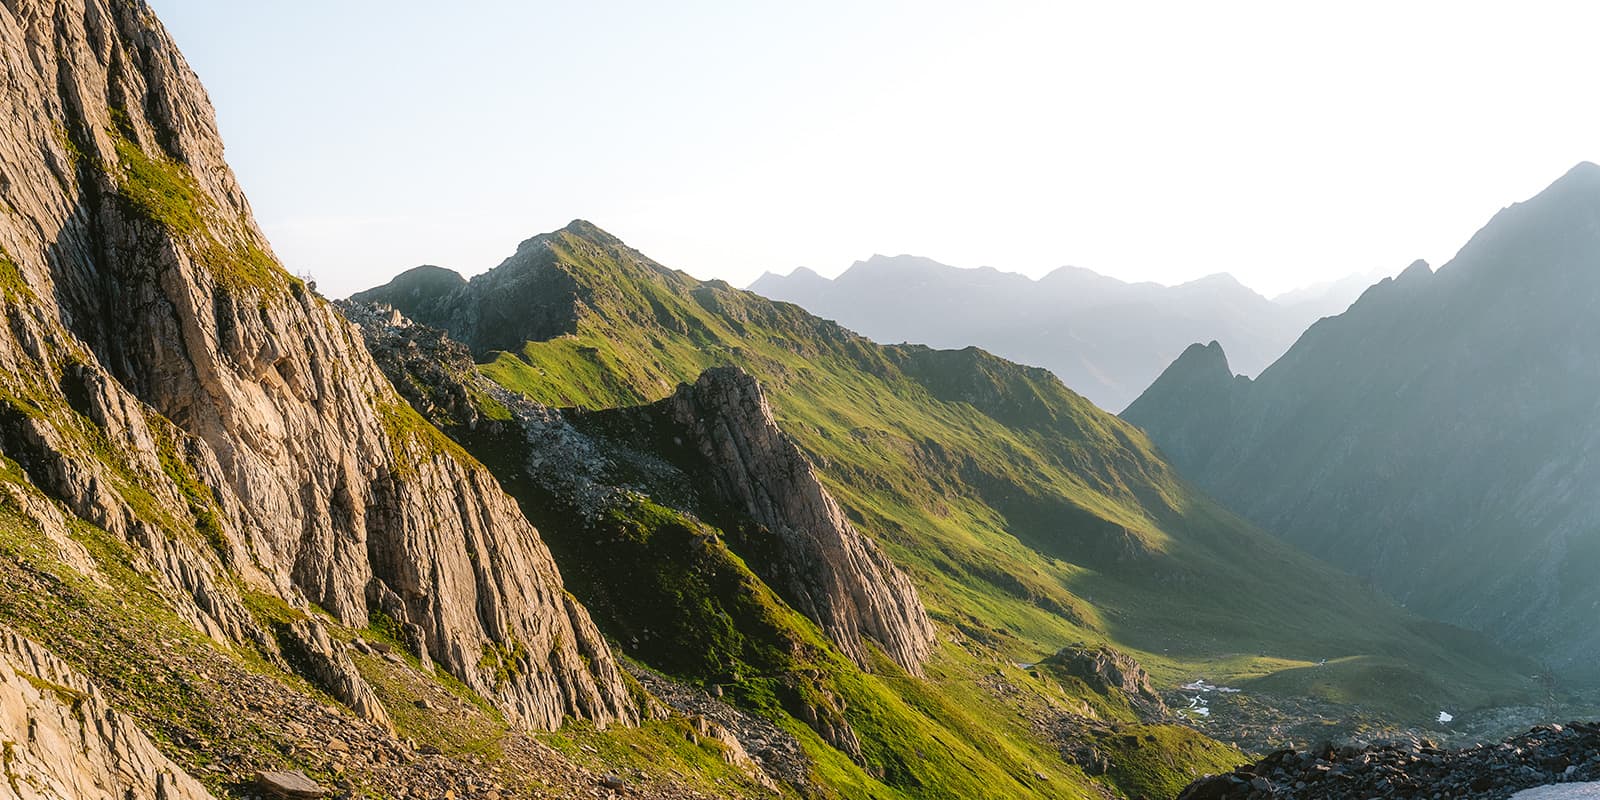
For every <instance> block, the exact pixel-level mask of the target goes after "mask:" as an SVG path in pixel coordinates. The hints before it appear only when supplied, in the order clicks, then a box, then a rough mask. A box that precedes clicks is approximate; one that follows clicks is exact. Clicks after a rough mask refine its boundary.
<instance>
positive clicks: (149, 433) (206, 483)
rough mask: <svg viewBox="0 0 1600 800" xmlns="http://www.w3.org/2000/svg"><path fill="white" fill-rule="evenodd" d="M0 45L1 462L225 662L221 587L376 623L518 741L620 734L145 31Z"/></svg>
mask: <svg viewBox="0 0 1600 800" xmlns="http://www.w3.org/2000/svg"><path fill="white" fill-rule="evenodd" d="M0 37H3V38H4V40H5V42H6V47H5V48H4V50H3V52H0V69H3V71H4V74H5V80H4V81H3V82H0V119H3V120H5V122H4V123H3V124H0V201H3V206H4V208H5V210H6V213H5V214H4V215H0V273H3V274H0V279H3V280H0V296H3V305H4V315H5V317H6V322H7V324H6V325H4V326H0V370H3V377H0V389H3V392H0V395H3V397H0V400H3V402H0V447H3V450H4V452H5V454H6V455H7V456H9V457H10V458H11V459H13V460H15V461H16V462H17V464H18V465H20V467H21V468H22V470H23V471H24V472H25V473H26V475H27V478H28V480H30V481H31V482H32V483H34V484H36V485H37V486H38V487H40V488H41V489H42V490H43V491H44V492H45V493H47V494H48V495H50V496H52V497H54V498H56V499H58V500H60V501H61V502H62V503H64V504H65V505H66V507H67V508H69V509H70V510H71V511H72V512H73V513H75V514H76V515H78V516H80V517H82V518H83V519H85V520H87V521H88V522H90V523H92V524H94V525H97V526H99V527H102V528H105V529H107V530H109V531H111V532H112V533H115V534H117V535H118V536H120V537H121V538H123V539H124V540H126V541H128V542H129V543H131V544H134V545H136V546H137V547H138V548H139V551H140V552H141V553H143V554H145V555H146V556H147V558H148V561H149V564H148V565H147V566H148V568H149V570H150V571H151V572H152V573H153V574H155V575H156V576H157V577H159V578H160V579H161V580H162V581H163V582H164V583H165V584H167V585H169V586H171V587H172V588H173V589H175V590H176V591H177V592H178V593H180V594H181V595H182V597H184V598H186V599H185V600H184V604H185V606H186V613H187V614H188V616H190V617H191V618H192V619H193V621H194V622H195V624H196V625H197V626H199V627H201V628H202V629H203V630H206V631H207V632H209V633H211V634H212V635H213V636H214V637H216V638H218V639H223V640H232V641H247V640H250V639H252V638H253V637H255V636H257V635H258V633H253V632H252V631H253V630H254V626H253V624H252V621H251V619H250V617H249V615H248V614H247V613H246V612H244V611H243V608H242V604H241V603H240V602H239V600H238V589H237V588H236V587H237V586H238V585H240V584H243V585H248V586H251V587H253V588H254V590H258V591H264V592H269V593H272V594H276V595H279V596H281V597H283V598H286V599H288V600H290V601H291V603H299V604H304V603H306V602H309V603H314V604H316V605H317V606H320V607H321V608H322V609H324V610H326V611H327V612H328V613H329V614H331V615H332V616H333V617H334V618H336V619H337V620H339V621H340V622H342V623H344V624H346V625H352V626H358V627H360V626H365V625H367V624H368V620H369V618H370V615H371V614H372V612H373V611H374V610H375V608H376V606H375V604H376V603H377V602H378V601H379V600H384V599H387V600H391V601H392V602H389V603H388V604H387V605H386V606H385V607H384V608H385V613H386V614H387V615H389V616H395V617H397V619H395V620H394V621H395V622H397V623H399V624H401V625H402V626H407V629H412V630H416V631H417V632H418V633H419V644H420V645H421V649H422V650H424V654H425V655H428V656H429V657H431V658H432V659H433V660H434V661H436V662H438V663H439V664H440V665H442V666H443V667H444V668H446V669H447V670H449V671H450V672H451V673H452V674H454V675H456V676H457V677H458V678H460V679H461V680H462V681H463V682H465V683H466V684H467V685H468V686H470V687H472V688H473V689H474V690H476V691H479V692H480V693H482V694H484V695H485V696H486V697H489V698H492V699H493V700H494V701H495V702H497V703H498V704H499V705H500V706H501V707H502V708H503V709H504V710H505V711H506V712H507V713H508V715H509V716H510V717H511V718H512V719H514V720H516V721H517V722H519V723H521V724H523V725H525V726H528V727H534V728H550V727H554V726H556V725H558V724H559V723H560V722H561V721H562V720H563V719H564V718H566V717H567V716H569V715H572V716H581V717H584V718H588V719H592V720H595V721H596V722H597V723H600V724H602V725H603V724H608V723H612V722H617V721H623V722H627V721H631V720H633V719H635V718H636V711H635V709H634V707H633V703H632V701H631V700H630V698H629V696H628V693H627V691H626V689H625V687H624V685H623V681H622V678H621V675H620V673H619V671H618V669H617V667H616V664H615V661H614V660H613V658H612V656H611V654H610V652H609V650H608V649H607V646H606V644H605V643H604V641H603V639H602V638H601V637H600V635H599V633H598V632H597V631H596V630H595V629H594V626H593V625H592V623H591V622H590V621H589V618H588V615H587V614H586V613H585V612H584V610H583V609H582V608H581V607H579V606H578V604H577V603H576V602H574V601H573V600H572V599H571V598H570V597H569V596H567V595H566V594H565V592H564V591H563V589H562V584H561V579H560V576H559V574H558V573H557V570H556V567H555V564H554V562H553V560H552V559H551V558H550V555H549V553H548V551H547V550H546V549H545V547H544V545H543V543H542V542H541V541H540V539H539V536H538V534H537V532H536V531H535V530H534V529H533V527H532V526H531V525H530V524H529V523H528V522H527V520H526V519H525V518H524V517H523V516H522V515H521V513H520V511H519V509H518V508H517V506H516V504H515V503H514V502H513V501H512V500H511V499H510V498H509V497H507V496H506V495H505V494H504V493H503V492H502V491H501V489H500V487H499V485H498V484H497V483H496V482H495V480H494V479H493V478H492V477H491V476H490V475H489V474H488V472H487V471H486V470H485V469H484V468H483V467H482V466H481V465H479V464H477V463H476V462H474V461H473V460H472V459H471V458H470V457H467V456H466V455H465V454H464V453H463V452H461V451H460V450H459V448H456V447H454V446H453V445H452V444H451V443H450V442H449V441H448V440H447V439H445V438H444V437H443V436H442V435H441V434H439V433H438V431H437V430H435V429H434V428H432V427H431V426H430V425H428V424H427V423H425V422H423V421H422V420H421V419H420V418H419V417H418V416H417V415H416V414H415V413H414V412H413V411H412V410H411V408H410V407H409V406H407V405H406V403H405V402H404V401H403V400H402V399H401V398H400V397H399V396H398V395H397V394H396V393H395V390H394V389H393V388H392V387H391V386H390V384H389V383H388V381H387V380H386V379H385V378H384V377H383V375H382V373H381V372H379V370H378V369H377V368H376V367H375V366H374V364H373V361H372V359H371V357H370V355H369V354H368V353H367V352H366V350H365V348H364V346H363V345H362V343H361V341H360V339H359V337H358V336H356V335H355V334H354V333H353V332H352V330H351V328H350V326H349V325H348V324H347V323H345V321H344V320H343V319H342V318H341V317H340V316H339V314H338V313H337V311H336V310H335V309H334V308H333V307H332V306H331V305H330V304H329V303H327V302H326V301H324V300H323V299H322V298H320V297H319V296H317V295H316V294H315V292H314V291H312V290H311V289H310V288H308V287H307V286H305V285H304V284H302V283H301V282H299V281H297V280H295V279H294V278H292V277H290V276H289V275H288V274H287V273H285V272H284V271H283V269H282V268H281V267H280V266H279V265H278V263H277V261H276V259H275V258H274V257H273V256H272V255H271V253H270V250H269V248H268V246H267V244H266V242H265V240H264V239H263V238H262V236H261V234H260V232H259V231H258V230H257V229H256V227H255V224H254V222H253V220H252V219H251V214H250V208H249V205H248V203H247V202H246V200H245V198H244V195H243V193H242V192H241V191H240V189H239V186H238V184H237V182H236V181H235V180H234V177H233V174H232V172H231V171H230V170H229V169H228V167H227V164H226V163H225V161H224V160H223V154H222V144H221V140H220V137H219V136H218V133H217V128H216V124H215V120H214V118H213V112H212V109H211V107H210V104H209V102H208V100H207V98H206V95H205V92H204V90H203V89H202V88H201V87H200V85H199V82H198V80H197V79H196V77H195V76H194V74H193V72H192V71H191V70H190V69H189V67H188V66H187V64H186V63H185V62H184V60H183V57H182V56H181V55H180V54H179V53H178V51H177V49H176V47H175V46H174V45H173V43H172V41H171V39H170V38H169V37H168V35H167V34H166V32H165V31H164V30H163V29H162V28H161V26H160V24H159V22H157V21H156V20H155V17H154V15H153V13H152V12H151V11H150V9H149V8H148V6H147V5H145V4H144V3H143V2H124V1H122V0H118V1H117V2H110V1H109V0H47V1H40V2H6V3H4V4H3V5H0ZM190 531H192V532H195V533H198V534H199V535H189V534H188V533H186V532H190ZM507 653H514V654H516V658H515V659H513V662H512V663H510V664H506V663H504V662H505V661H506V659H504V658H501V657H498V656H497V657H494V658H490V656H491V655H494V654H507ZM485 662H493V666H494V668H492V669H491V668H489V667H487V666H485Z"/></svg>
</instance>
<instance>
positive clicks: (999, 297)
mask: <svg viewBox="0 0 1600 800" xmlns="http://www.w3.org/2000/svg"><path fill="white" fill-rule="evenodd" d="M792 275H794V276H796V277H794V278H793V279H791V278H790V277H785V276H780V275H775V274H773V273H771V272H769V273H766V274H765V275H763V276H762V277H761V278H759V279H757V280H756V281H755V282H754V283H752V284H751V285H750V287H749V288H750V290H751V291H755V292H757V293H758V294H763V295H766V296H770V297H772V298H773V299H777V300H783V301H787V302H793V303H796V304H798V305H800V306H802V307H805V308H807V310H810V311H812V312H814V313H817V314H818V315H820V316H823V317H828V318H837V319H838V320H839V321H840V322H841V323H843V324H844V325H846V326H847V327H849V328H851V329H853V330H857V331H859V332H861V333H863V334H865V335H866V336H868V337H869V338H872V339H874V340H876V341H881V342H902V341H912V342H920V343H924V344H929V345H932V346H935V347H941V348H953V347H962V346H966V345H979V346H983V347H986V348H987V349H990V350H992V351H994V352H996V353H998V354H999V355H1002V356H1005V357H1007V358H1011V359H1014V360H1017V361H1020V362H1022V363H1028V364H1034V365H1038V366H1043V367H1046V368H1049V369H1051V370H1052V371H1053V372H1055V373H1056V374H1057V375H1059V376H1060V377H1061V378H1062V379H1063V381H1064V382H1066V383H1067V384H1068V385H1071V386H1074V387H1076V388H1077V389H1078V390H1079V391H1082V392H1084V393H1085V394H1086V395H1087V396H1089V397H1090V398H1091V399H1093V400H1095V401H1096V403H1097V404H1099V405H1101V406H1102V407H1104V408H1108V409H1112V410H1117V409H1121V408H1124V407H1125V406H1127V405H1128V404H1129V403H1130V402H1131V401H1133V400H1134V399H1135V398H1137V396H1138V394H1139V393H1140V392H1141V391H1142V390H1143V389H1144V388H1145V387H1147V386H1148V385H1149V383H1150V382H1151V381H1152V380H1154V379H1155V377H1156V376H1157V375H1158V374H1160V371H1161V368H1162V367H1164V366H1165V365H1166V364H1167V363H1169V362H1170V360H1171V359H1172V358H1173V356H1174V355H1176V354H1177V353H1178V352H1180V351H1181V350H1182V348H1183V346H1184V345H1186V344H1187V343H1188V342H1189V341H1193V340H1195V339H1200V340H1202V341H1204V340H1208V339H1222V340H1224V341H1225V342H1227V343H1230V344H1231V345H1232V346H1233V347H1234V348H1235V349H1237V350H1238V352H1239V353H1241V354H1242V357H1241V358H1240V359H1239V360H1240V370H1241V371H1242V372H1245V373H1247V374H1257V373H1259V372H1260V371H1261V370H1262V369H1264V368H1266V367H1267V366H1268V365H1269V364H1270V363H1271V361H1272V360H1274V359H1275V358H1276V357H1277V356H1278V355H1280V354H1281V353H1282V352H1284V351H1285V350H1287V349H1288V347H1289V346H1290V345H1291V344H1292V343H1293V342H1294V339H1295V337H1297V336H1298V335H1299V334H1300V333H1301V332H1302V331H1303V330H1304V329H1305V327H1306V326H1307V325H1309V324H1310V323H1311V322H1313V321H1315V320H1316V319H1317V318H1318V317H1319V316H1321V315H1323V314H1324V313H1325V312H1333V313H1336V312H1337V311H1342V310H1343V309H1344V307H1345V306H1346V305H1348V303H1349V302H1350V301H1352V300H1354V299H1355V296H1356V294H1358V292H1359V290H1360V289H1362V288H1365V285H1366V284H1360V285H1357V284H1356V283H1354V282H1348V281H1338V282H1332V283H1329V284H1328V285H1326V286H1324V287H1322V288H1316V289H1307V290H1305V292H1306V293H1305V294H1303V295H1302V296H1301V297H1300V298H1299V299H1298V300H1297V301H1296V302H1294V303H1289V304H1280V303H1277V302H1275V301H1273V300H1269V299H1267V298H1266V297H1264V296H1262V295H1260V294H1259V293H1257V292H1255V291H1254V290H1252V289H1250V288H1248V287H1246V286H1244V285H1243V284H1242V283H1240V282H1239V281H1238V279H1237V278H1234V277H1233V276H1232V275H1230V274H1228V273H1225V272H1224V273H1216V274H1213V275H1207V276H1203V277H1200V278H1197V279H1195V280H1192V281H1187V282H1185V283H1182V284H1178V285H1175V286H1162V285H1160V284H1156V283H1151V282H1141V283H1127V282H1124V281H1120V280H1118V279H1115V278H1110V277H1107V276H1104V275H1100V274H1098V273H1095V272H1093V271H1092V270H1088V269H1084V268H1081V267H1060V268H1057V269H1055V270H1053V271H1051V272H1050V273H1048V274H1046V275H1044V276H1043V277H1040V278H1037V279H1035V278H1030V277H1028V276H1025V275H1022V274H1019V273H1010V272H1002V271H999V270H996V269H994V268H991V267H979V268H976V269H961V268H956V267H949V266H946V265H943V264H940V263H938V262H936V261H934V260H932V259H928V258H924V257H920V256H892V257H891V256H882V255H875V256H873V257H872V258H870V259H867V260H865V261H857V262H855V263H854V264H852V265H851V266H850V267H849V268H848V269H847V270H845V271H844V272H843V273H842V274H840V275H839V277H837V278H834V279H832V280H829V279H827V278H822V277H821V276H818V275H817V274H816V273H815V272H810V271H808V272H807V273H799V272H796V273H792Z"/></svg>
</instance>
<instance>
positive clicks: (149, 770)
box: [0, 628, 211, 800]
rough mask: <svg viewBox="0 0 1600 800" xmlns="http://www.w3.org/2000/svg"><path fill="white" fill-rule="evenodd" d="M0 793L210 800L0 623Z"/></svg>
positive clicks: (61, 799)
mask: <svg viewBox="0 0 1600 800" xmlns="http://www.w3.org/2000/svg"><path fill="white" fill-rule="evenodd" d="M0 741H4V742H5V754H4V757H3V764H0V766H3V771H4V774H3V780H4V782H3V783H0V792H3V790H4V789H9V790H10V793H9V794H6V795H5V796H6V797H10V798H13V800H78V799H79V798H82V800H121V798H124V797H156V798H162V799H163V800H210V798H211V793H210V792H207V791H206V790H205V788H204V787H203V786H201V785H200V784H199V783H198V782H197V781H195V779H194V778H192V777H190V776H189V775H188V774H187V773H185V772H184V771H183V770H182V769H181V768H179V767H178V766H177V765H176V764H173V763H172V762H171V761H168V760H167V757H166V756H164V755H162V753H161V751H160V750H158V749H156V746H155V745H154V744H151V742H150V739H149V737H147V736H145V734H144V732H143V731H141V730H140V729H139V726H138V724H137V723H135V722H134V721H133V720H132V719H129V718H128V717H126V716H124V715H122V714H120V713H118V712H117V711H115V710H113V709H112V708H111V707H110V706H109V705H108V704H107V703H106V700H105V698H104V697H102V696H101V695H100V691H99V689H97V688H96V687H95V686H94V685H93V684H91V683H90V682H89V681H87V680H85V679H84V678H83V677H82V676H80V675H78V674H77V673H76V672H74V671H73V670H72V668H71V667H69V666H67V665H66V664H65V663H63V662H62V661H61V660H60V659H58V658H56V657H55V656H54V655H53V654H51V653H50V652H49V651H47V650H45V649H44V648H43V647H40V646H39V645H38V644H37V643H35V642H32V641H29V640H28V639H25V638H23V637H21V636H18V635H17V634H16V633H14V632H12V631H10V630H6V629H4V628H0Z"/></svg>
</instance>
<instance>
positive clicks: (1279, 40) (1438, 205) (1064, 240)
mask: <svg viewBox="0 0 1600 800" xmlns="http://www.w3.org/2000/svg"><path fill="white" fill-rule="evenodd" d="M151 5H153V6H154V7H155V9H156V11H157V12H158V13H159V14H160V16H161V17H162V19H163V20H164V21H165V23H166V24H167V26H168V27H169V28H170V29H171V30H172V32H173V35H174V36H175V37H176V38H177V40H178V43H179V45H180V46H181V47H182V48H183V50H184V52H185V54H186V55H187V57H188V58H189V61H190V63H191V64H192V65H193V66H194V68H195V70H196V71H197V72H199V74H200V77H201V78H202V79H203V80H204V81H205V83H206V86H207V87H208V89H209V91H210V93H211V98H212V100H213V102H214V103H215V104H216V106H217V110H218V115H219V118H220V123H221V126H222V132H223V135H224V137H225V139H226V142H227V145H228V155H229V158H230V161H231V163H232V164H233V167H234V169H235V170H236V171H237V173H238V175H239V178H240V180H241V181H242V183H243V184H244V187H245V190H246V191H247V192H248V194H249V195H250V198H251V201H252V203H253V204H254V206H255V211H256V215H257V217H258V219H259V221H260V223H261V225H262V227H263V228H264V229H265V230H266V232H267V234H268V236H269V237H270V238H271V240H272V242H273V245H274V247H275V249H276V250H277V252H278V254H279V256H280V257H282V259H283V260H284V262H285V263H286V264H287V265H288V266H289V268H290V269H291V270H293V271H296V272H304V273H310V274H312V275H313V276H315V277H316V278H317V280H318V281H320V282H321V284H322V289H323V291H324V292H325V293H326V294H329V295H331V296H342V295H344V294H347V293H349V292H352V291H356V290H359V289H363V288H366V287H368V286H371V285H375V284H379V283H383V282H384V281H386V280H388V279H389V278H390V277H391V276H392V275H393V274H395V273H397V272H399V271H401V270H404V269H407V268H409V267H412V266H415V265H417V264H421V263H433V264H439V265H442V266H448V267H451V268H454V269H457V270H459V271H461V272H463V273H466V274H473V273H476V272H481V271H483V270H485V269H488V268H490V267H492V266H494V265H495V264H497V263H499V262H500V261H501V260H502V259H503V258H505V257H506V256H507V255H509V254H510V253H511V252H512V251H513V250H514V249H515V247H516V245H517V243H518V242H520V241H521V240H523V239H525V238H527V237H529V236H532V235H534V234H536V233H540V232H543V231H548V230H553V229H556V228H559V227H561V226H562V225H565V224H566V223H567V221H568V220H570V219H573V218H579V217H581V218H584V219H588V220H590V221H592V222H594V223H596V224H598V225H600V226H601V227H603V228H606V229H607V230H610V231H611V232H612V233H615V234H617V235H618V236H621V237H622V238H623V239H625V240H627V241H628V242H629V243H630V244H632V245H633V246H635V247H637V248H638V249H640V250H642V251H643V252H644V253H645V254H647V255H649V256H651V257H653V258H655V259H656V260H658V261H661V262H663V263H665V264H667V265H669V266H673V267H677V268H680V269H683V270H686V271H688V272H690V273H691V274H694V275H696V276H698V277H702V278H710V277H718V278H724V279H726V280H728V281H729V282H731V283H734V284H738V285H744V284H747V283H748V282H750V281H751V280H753V279H755V278H756V277H757V276H758V275H760V274H761V273H762V272H763V271H765V270H773V271H778V272H788V271H789V270H791V269H793V268H794V267H796V266H800V265H804V266H809V267H811V268H813V269H815V270H817V271H818V272H821V273H823V274H825V275H834V274H837V273H838V272H840V271H842V270H843V269H845V268H846V267H847V266H849V264H850V263H851V262H853V261H855V260H857V259H862V258H866V257H868V256H869V255H871V254H873V253H888V254H898V253H912V254H917V255H924V256H928V257H931V258H935V259H938V260H940V261H944V262H946V263H950V264H955V265H958V266H979V265H990V266H995V267H999V268H1002V269H1008V270H1014V271H1019V272H1025V273H1028V274H1031V275H1036V276H1037V275H1041V274H1043V273H1045V272H1048V271H1049V270H1051V269H1053V268H1055V267H1058V266H1061V265H1064V264H1073V265H1077V266H1082V267H1087V268H1090V269H1093V270H1096V271H1098V272H1102V273H1105V274H1109V275H1115V276H1117V277H1120V278H1124V279H1128V280H1156V281H1160V282H1163V283H1176V282H1181V281H1184V280H1189V279H1193V278H1196V277H1200V276H1203V275H1207V274H1210V273H1215V272H1231V273H1233V274H1234V275H1235V276H1237V277H1238V278H1239V279H1240V280H1242V281H1243V282H1245V283H1246V284H1249V285H1251V286H1253V287H1255V288H1257V289H1258V290H1261V291H1263V292H1265V293H1268V294H1272V293H1276V292H1279V291H1283V290H1285V289H1288V288H1292V287H1294V286H1298V285H1302V284H1307V283H1312V282H1316V281H1320V280H1325V279H1329V278H1333V277H1337V276H1340V275H1344V274H1348V273H1353V272H1366V271H1369V270H1373V269H1391V270H1398V269H1400V268H1401V267H1403V266H1404V265H1405V264H1407V263H1409V262H1410V261H1411V260H1413V259H1416V258H1426V259H1428V260H1429V261H1430V262H1431V263H1433V264H1434V265H1435V266H1439V265H1440V264H1442V263H1443V262H1444V261H1446V260H1448V259H1449V258H1450V256H1451V255H1453V254H1454V252H1455V251H1456V250H1457V249H1458V248H1459V247H1460V246H1461V245H1462V244H1464V243H1465V242H1466V239H1467V237H1469V236H1470V235H1471V234H1472V233H1473V232H1474V231H1475V230H1476V229H1477V228H1478V227H1480V226H1481V225H1482V224H1483V223H1484V222H1485V221H1487V219H1488V218H1489V216H1490V215H1492V214H1493V213H1494V212H1495V211H1497V210H1498V209H1500V208H1501V207H1502V206H1505V205H1507V204H1509V203H1512V202H1515V201H1519V200H1522V199H1525V198H1526V197H1528V196H1530V195H1532V194H1534V193H1536V192H1537V191H1538V190H1539V189H1541V188H1543V187H1544V186H1545V185H1547V184H1548V183H1550V182H1551V181H1553V180H1555V179H1556V178H1558V177H1560V175H1561V174H1562V173H1564V172H1565V171H1566V170H1567V169H1569V168H1570V167H1572V166H1573V165H1574V164H1576V163H1577V162H1579V161H1583V160H1590V161H1600V101H1597V91H1600V89H1597V85H1596V79H1597V76H1600V10H1597V8H1600V4H1594V3H1586V2H1571V3H1534V2H1517V3H1504V2H1501V3H1475V2H1437V3H1434V2H1397V1H1396V0H1390V1H1389V2H1382V3H1351V2H1340V3H1316V4H1313V3H1293V2H1288V3H1286V2H1281V0H1280V1H1278V2H1260V3H1236V2H1209V3H1195V2H1174V3H1136V2H1107V1H1106V0H1101V2H1094V3H1078V2H1006V1H1005V0H996V1H993V2H990V1H988V0H986V1H985V2H971V1H970V0H967V2H936V1H932V0H914V1H913V0H906V1H905V2H888V1H887V0H885V1H884V2H872V1H871V0H852V1H849V2H834V0H823V1H822V2H816V1H813V2H806V3H779V2H765V1H764V0H752V1H746V0H726V1H725V2H677V1H675V2H660V0H626V1H625V0H572V2H565V3H547V2H525V1H523V0H452V2H446V3H441V2H437V0H431V1H430V2H420V1H417V0H273V1H272V2H262V0H249V1H248V2H246V0H151Z"/></svg>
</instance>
